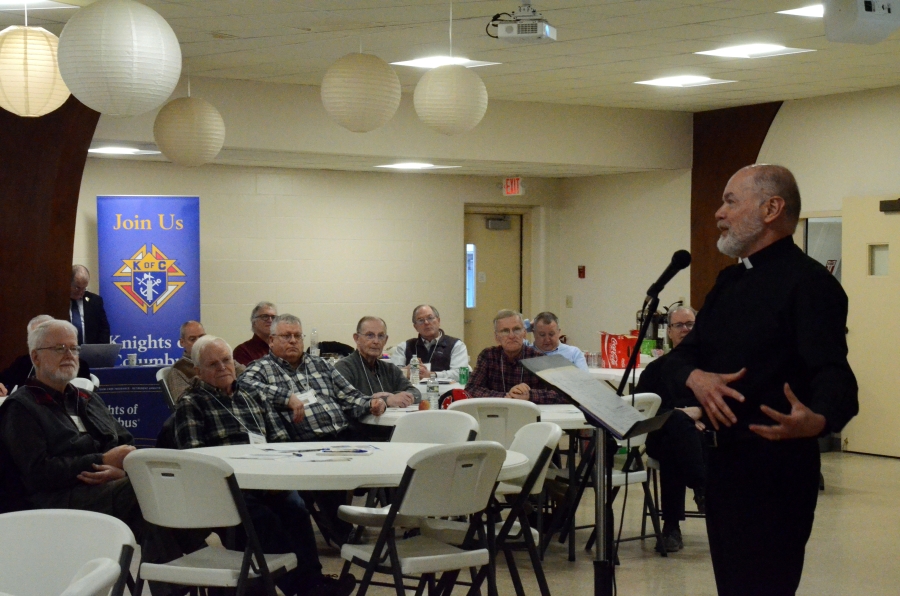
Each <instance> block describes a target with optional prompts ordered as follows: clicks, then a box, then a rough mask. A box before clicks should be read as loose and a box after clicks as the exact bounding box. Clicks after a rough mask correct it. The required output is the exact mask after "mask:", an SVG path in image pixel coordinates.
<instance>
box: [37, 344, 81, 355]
mask: <svg viewBox="0 0 900 596" xmlns="http://www.w3.org/2000/svg"><path fill="white" fill-rule="evenodd" d="M41 350H53V351H54V352H55V353H56V355H57V356H62V355H63V354H65V353H66V352H71V353H72V355H73V356H78V355H79V354H81V346H66V345H63V344H59V345H58V346H47V347H46V348H37V351H41Z"/></svg>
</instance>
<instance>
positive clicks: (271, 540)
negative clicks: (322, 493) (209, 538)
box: [175, 335, 356, 596]
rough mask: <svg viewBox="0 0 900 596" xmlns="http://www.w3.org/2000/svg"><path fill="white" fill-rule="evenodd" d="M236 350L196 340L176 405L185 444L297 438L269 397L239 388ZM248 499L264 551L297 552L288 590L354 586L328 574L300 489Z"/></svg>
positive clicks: (284, 586)
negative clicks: (188, 379) (188, 378)
mask: <svg viewBox="0 0 900 596" xmlns="http://www.w3.org/2000/svg"><path fill="white" fill-rule="evenodd" d="M231 353H232V352H231V346H229V345H228V344H227V343H225V340H223V339H220V338H217V337H213V336H210V335H207V336H205V337H203V338H202V339H200V340H198V341H197V342H196V343H195V344H194V345H193V351H192V354H191V355H192V360H193V361H194V362H196V363H197V366H196V370H197V375H196V376H195V377H194V379H193V380H192V383H191V386H190V387H189V388H188V391H187V392H186V393H185V394H184V396H183V397H182V398H181V399H180V400H179V401H178V404H177V406H176V408H175V438H176V443H177V445H178V448H179V449H193V448H196V447H214V446H218V445H244V444H247V443H257V442H269V443H274V442H282V441H290V440H291V437H290V435H289V434H288V431H287V428H286V427H285V426H284V423H283V422H282V419H281V418H279V416H278V415H277V414H275V412H273V411H272V409H271V408H270V407H269V405H268V403H266V401H265V400H263V399H261V398H260V397H259V395H257V394H256V393H253V392H250V391H246V390H243V389H240V388H238V384H237V380H236V374H235V367H234V360H233V359H232V357H231ZM244 500H245V501H246V503H247V508H248V510H249V511H250V517H251V518H252V519H253V525H254V527H255V528H256V532H257V534H258V536H259V539H260V542H261V546H262V549H263V551H264V552H267V553H273V554H278V553H285V552H292V553H295V554H296V555H297V568H296V569H295V570H293V571H291V572H289V573H287V574H285V575H284V576H282V577H281V578H279V579H278V581H277V583H278V587H279V588H280V589H281V591H282V592H284V594H286V595H288V596H290V595H293V594H300V595H305V594H310V595H312V594H315V595H323V596H325V595H332V594H334V595H338V594H339V595H341V596H344V595H347V594H350V593H351V592H352V591H353V589H354V587H355V586H356V580H355V579H354V578H353V576H352V575H348V576H346V577H345V578H343V579H341V580H336V579H333V578H330V577H324V576H323V575H322V565H321V564H320V563H319V555H318V551H317V549H316V538H315V534H314V533H313V528H312V524H311V523H310V521H309V512H308V511H307V510H306V505H305V504H304V503H303V500H302V499H301V498H300V496H299V495H298V494H297V493H296V491H256V490H254V491H244ZM240 546H241V548H243V545H240Z"/></svg>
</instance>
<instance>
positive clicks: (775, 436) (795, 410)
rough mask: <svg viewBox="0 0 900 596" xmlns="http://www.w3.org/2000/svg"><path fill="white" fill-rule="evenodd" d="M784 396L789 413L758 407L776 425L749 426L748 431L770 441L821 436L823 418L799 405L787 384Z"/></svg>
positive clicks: (823, 425) (823, 424) (823, 428)
mask: <svg viewBox="0 0 900 596" xmlns="http://www.w3.org/2000/svg"><path fill="white" fill-rule="evenodd" d="M784 396H785V397H786V398H787V400H788V403H790V404H791V413H790V414H782V413H781V412H778V411H777V410H773V409H772V408H770V407H769V406H765V405H763V406H760V407H759V409H760V410H762V411H763V413H764V414H765V415H766V416H768V417H769V418H771V419H772V420H774V421H775V422H777V423H778V424H773V425H765V424H751V425H750V426H749V428H750V430H752V431H753V432H755V433H756V434H758V435H759V436H761V437H763V438H764V439H769V440H770V441H781V440H782V439H802V438H804V437H817V436H819V435H820V434H822V431H823V430H825V423H826V420H825V416H822V415H821V414H816V413H815V412H813V411H812V410H810V409H809V408H807V407H806V406H804V405H803V404H802V403H800V400H799V399H797V396H796V395H794V392H793V391H791V386H790V385H788V384H787V383H785V384H784Z"/></svg>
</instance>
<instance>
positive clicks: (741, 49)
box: [694, 43, 815, 58]
mask: <svg viewBox="0 0 900 596" xmlns="http://www.w3.org/2000/svg"><path fill="white" fill-rule="evenodd" d="M803 52H815V50H804V49H802V48H786V47H784V46H779V45H775V44H773V43H748V44H746V45H742V46H731V47H727V48H719V49H718V50H709V51H707V52H694V53H695V54H704V55H706V56H723V57H725V58H769V57H770V56H785V55H787V54H802V53H803Z"/></svg>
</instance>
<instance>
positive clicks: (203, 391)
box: [175, 377, 291, 449]
mask: <svg viewBox="0 0 900 596" xmlns="http://www.w3.org/2000/svg"><path fill="white" fill-rule="evenodd" d="M288 423H289V419H284V418H282V417H280V416H279V415H278V413H276V412H275V411H273V410H272V408H271V407H269V404H267V403H266V402H265V401H264V400H263V399H261V398H260V397H259V395H258V394H256V393H255V392H253V391H248V390H246V389H242V388H240V387H237V386H235V388H234V392H233V393H232V394H231V395H228V394H227V393H225V392H224V391H222V390H221V389H216V388H215V387H213V386H212V385H208V384H207V383H204V382H203V381H201V380H200V379H199V378H196V377H195V378H194V379H193V381H192V382H191V386H190V387H189V388H188V390H187V392H186V393H185V394H184V396H182V398H181V399H180V400H178V402H177V403H176V405H175V442H176V444H177V445H178V448H179V449H194V448H195V447H217V446H219V445H246V444H247V443H249V442H250V438H249V434H248V433H251V432H252V433H255V434H259V435H262V436H264V437H265V438H266V442H268V443H281V442H286V441H291V435H290V434H289V433H288V430H287V427H286V426H285V425H286V424H288Z"/></svg>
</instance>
